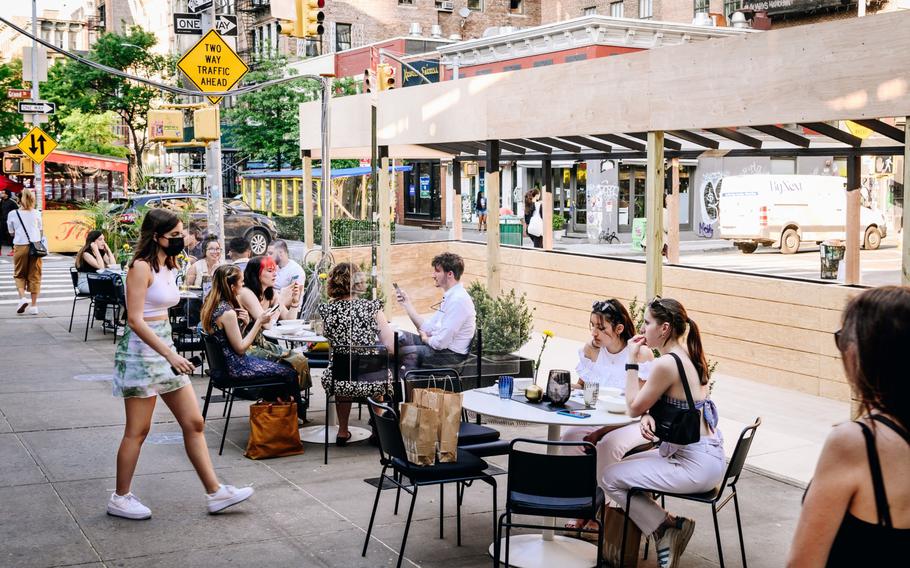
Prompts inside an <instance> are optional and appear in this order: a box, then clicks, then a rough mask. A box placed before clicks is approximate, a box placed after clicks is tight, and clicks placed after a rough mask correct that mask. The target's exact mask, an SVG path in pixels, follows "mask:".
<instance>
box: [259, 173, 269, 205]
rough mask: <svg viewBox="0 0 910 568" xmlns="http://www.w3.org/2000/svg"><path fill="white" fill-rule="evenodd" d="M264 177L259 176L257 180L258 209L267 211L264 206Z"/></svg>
mask: <svg viewBox="0 0 910 568" xmlns="http://www.w3.org/2000/svg"><path fill="white" fill-rule="evenodd" d="M265 203H266V201H265V179H262V178H260V180H259V210H260V211H268V209H266V207H265Z"/></svg>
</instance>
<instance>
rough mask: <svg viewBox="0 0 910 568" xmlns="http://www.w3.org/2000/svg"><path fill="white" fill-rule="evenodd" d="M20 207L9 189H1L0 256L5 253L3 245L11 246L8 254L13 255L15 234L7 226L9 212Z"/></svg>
mask: <svg viewBox="0 0 910 568" xmlns="http://www.w3.org/2000/svg"><path fill="white" fill-rule="evenodd" d="M18 208H19V205H18V204H16V201H15V200H14V199H13V198H12V196H11V195H10V193H9V190H8V189H0V256H2V255H3V246H4V245H8V246H9V253H7V256H13V236H12V235H10V234H9V231H8V230H7V228H6V222H7V221H9V214H10V212H12V211H15V210H16V209H18Z"/></svg>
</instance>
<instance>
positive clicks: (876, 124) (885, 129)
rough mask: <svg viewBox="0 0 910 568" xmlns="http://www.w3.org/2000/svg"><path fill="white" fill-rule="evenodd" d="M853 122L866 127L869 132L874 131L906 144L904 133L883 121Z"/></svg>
mask: <svg viewBox="0 0 910 568" xmlns="http://www.w3.org/2000/svg"><path fill="white" fill-rule="evenodd" d="M853 122H855V123H857V124H859V125H860V126H865V127H866V128H868V129H869V130H874V131H875V132H878V133H879V134H881V135H882V136H887V137H888V138H890V139H892V140H895V141H897V142H900V143H901V144H903V143H904V131H903V130H901V129H900V128H897V127H896V126H891V125H890V124H888V123H885V122H882V121H881V120H874V119H869V120H854V121H853Z"/></svg>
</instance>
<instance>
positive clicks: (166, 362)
mask: <svg viewBox="0 0 910 568" xmlns="http://www.w3.org/2000/svg"><path fill="white" fill-rule="evenodd" d="M183 236H184V233H183V223H181V222H180V219H179V218H178V217H177V216H176V215H174V214H173V213H172V212H170V211H166V210H164V209H152V210H151V211H149V212H148V214H147V215H146V216H145V219H144V220H143V221H142V227H141V228H140V234H139V242H138V243H137V245H136V253H135V255H134V256H133V260H132V261H131V262H130V269H129V272H127V276H126V283H127V284H126V307H127V314H129V316H128V317H129V320H128V323H129V325H128V327H127V328H126V330H125V331H124V334H123V336H122V337H121V338H120V342H119V343H118V344H117V350H116V352H115V354H114V380H113V383H114V385H113V393H114V396H115V397H119V398H122V399H123V404H124V407H125V409H126V426H125V428H124V432H123V439H122V440H121V441H120V449H119V450H118V451H117V487H116V490H115V491H114V493H112V494H111V497H110V500H109V501H108V504H107V512H108V514H109V515H113V516H116V517H123V518H126V519H137V520H138V519H148V518H150V517H151V516H152V512H151V510H149V508H148V507H146V506H145V505H143V504H142V503H141V502H140V501H139V499H138V498H137V497H136V496H135V495H133V494H132V493H131V492H130V486H131V485H132V481H133V473H134V472H135V471H136V463H137V462H138V461H139V452H140V450H141V449H142V443H143V442H144V441H145V438H146V436H148V433H149V429H150V428H151V426H152V414H153V413H154V411H155V403H156V402H157V400H158V397H159V396H160V397H161V399H162V400H164V403H165V404H166V405H167V406H168V408H169V409H170V410H171V412H172V413H173V414H174V417H175V418H176V419H177V422H178V424H180V429H181V431H182V432H183V445H184V447H185V448H186V454H187V456H188V457H189V458H190V462H192V464H193V468H194V469H195V470H196V475H198V476H199V479H200V481H202V485H203V487H204V488H205V493H206V502H207V503H206V504H207V508H208V511H209V513H217V512H219V511H221V510H223V509H225V508H227V507H230V506H231V505H236V504H237V503H240V502H241V501H245V500H246V499H248V498H249V497H250V496H251V495H252V494H253V488H252V487H243V488H236V487H234V486H232V485H221V484H220V483H219V482H218V478H217V477H216V475H215V470H214V468H213V467H212V460H211V457H210V456H209V449H208V446H207V445H206V442H205V423H204V421H203V419H202V413H201V412H199V405H198V404H197V402H196V393H195V392H194V391H193V387H192V384H191V383H190V379H189V377H187V373H192V372H193V368H194V367H193V364H192V363H191V362H189V361H187V360H186V359H184V358H183V357H182V356H181V355H180V354H179V353H177V352H176V351H175V350H174V342H173V340H172V339H171V325H170V322H169V320H168V309H169V308H171V307H173V306H176V305H177V303H178V302H179V301H180V291H179V290H178V289H177V271H176V266H177V263H176V261H175V257H176V256H177V255H179V254H180V253H181V252H182V251H183V248H184V241H183Z"/></svg>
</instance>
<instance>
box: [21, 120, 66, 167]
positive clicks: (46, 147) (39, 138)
mask: <svg viewBox="0 0 910 568" xmlns="http://www.w3.org/2000/svg"><path fill="white" fill-rule="evenodd" d="M17 146H18V147H19V149H20V150H22V151H23V152H25V154H26V155H27V156H28V157H29V158H31V159H32V160H33V161H34V162H35V163H36V164H40V163H41V162H43V161H44V158H47V155H48V154H50V153H51V152H53V151H54V148H56V147H57V142H56V141H55V140H54V139H53V138H51V137H50V136H48V135H47V133H46V132H45V131H43V130H41V129H40V128H38V127H37V126H36V127H34V128H32V129H31V130H29V131H28V134H26V135H25V136H24V137H23V138H22V140H20V141H19V144H17Z"/></svg>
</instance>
